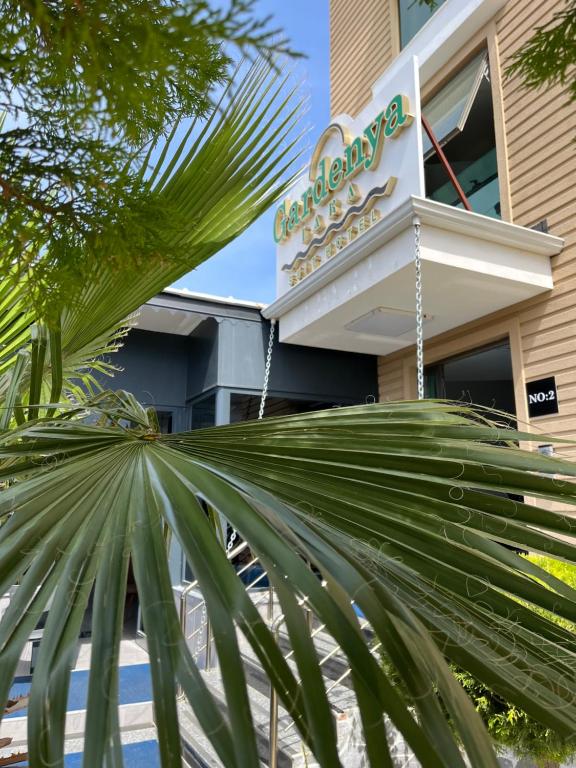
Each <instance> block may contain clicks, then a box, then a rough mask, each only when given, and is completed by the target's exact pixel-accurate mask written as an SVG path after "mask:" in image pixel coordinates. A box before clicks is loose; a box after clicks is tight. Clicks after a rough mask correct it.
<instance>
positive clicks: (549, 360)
mask: <svg viewBox="0 0 576 768" xmlns="http://www.w3.org/2000/svg"><path fill="white" fill-rule="evenodd" d="M561 7H563V2H562V0H510V2H509V3H508V5H507V6H506V7H505V9H504V10H503V11H502V12H501V13H500V15H499V16H498V17H497V18H496V20H495V23H492V24H490V25H489V26H488V27H487V28H486V30H485V37H486V44H487V46H488V48H489V49H490V61H491V67H492V77H493V79H494V78H497V77H500V80H499V81H498V83H501V87H500V85H498V84H497V87H495V89H494V92H495V97H496V102H497V103H496V104H495V107H496V110H495V111H496V113H497V116H498V120H499V123H500V124H499V126H497V127H499V129H500V130H501V131H502V132H503V133H502V136H501V140H502V144H503V145H504V150H505V151H502V152H500V153H499V161H500V162H501V163H502V161H504V162H506V160H507V167H505V168H502V169H501V176H502V178H504V179H506V180H507V184H508V183H509V189H505V190H503V192H504V193H505V195H506V193H509V194H507V195H506V197H507V198H508V202H507V205H506V206H505V210H504V213H505V215H506V217H507V218H511V219H512V220H513V221H514V222H515V223H517V224H522V225H525V226H531V225H533V224H535V223H537V222H539V221H541V220H542V219H547V221H548V226H549V228H550V232H552V233H553V234H555V235H559V236H560V237H563V238H565V240H566V247H565V249H564V251H563V252H562V253H561V254H560V255H559V256H557V257H555V259H554V260H553V273H554V285H555V287H554V290H553V291H551V292H549V293H546V294H543V295H542V296H541V297H538V298H536V299H534V300H531V301H530V302H526V303H523V304H520V305H516V306H515V307H512V308H511V309H509V310H506V311H504V312H500V313H498V314H497V315H492V316H489V317H486V318H483V319H482V320H481V321H477V322H475V323H472V324H470V325H469V326H464V327H461V328H457V329H455V330H454V331H451V332H450V333H448V334H444V335H443V336H441V337H437V338H436V339H433V340H430V341H428V342H427V343H426V359H427V361H428V362H433V361H436V360H440V359H442V358H444V357H448V356H450V355H453V354H459V353H461V352H464V351H466V350H467V349H472V348H474V347H475V346H479V345H481V344H485V343H489V342H490V341H496V340H498V339H499V338H503V337H504V336H509V337H510V338H511V342H512V351H513V358H514V361H513V362H514V372H515V379H516V400H517V410H518V415H519V417H520V419H522V420H525V419H527V410H526V402H525V395H524V383H525V381H526V380H531V379H536V378H540V377H544V376H548V375H555V376H556V381H557V385H558V394H559V401H560V414H559V415H558V416H551V417H546V418H541V419H537V420H534V421H533V423H532V428H533V429H534V430H537V431H542V432H547V431H549V432H553V433H555V434H557V435H562V436H574V435H576V191H575V190H576V182H575V179H576V145H575V143H574V139H576V108H575V106H574V105H573V104H570V103H569V102H568V97H567V95H566V93H565V92H563V91H562V89H561V88H558V87H557V88H547V89H545V90H543V91H542V92H539V93H534V92H530V91H526V90H524V89H522V88H520V87H519V83H518V81H517V80H511V81H503V80H502V77H501V74H502V73H501V72H498V61H500V63H501V66H502V67H505V66H506V63H507V62H508V61H509V60H510V57H511V56H512V54H513V53H514V51H516V50H517V49H518V48H519V47H520V46H521V45H522V43H523V42H524V41H525V40H527V39H528V37H530V35H531V34H532V32H533V30H534V27H535V26H537V25H539V24H542V23H545V22H546V21H547V20H548V19H549V18H551V16H552V14H553V12H554V10H556V9H560V8H561ZM330 9H331V92H332V113H333V114H338V113H340V112H348V113H350V114H355V113H357V112H358V111H359V110H360V109H361V108H362V107H363V106H364V105H365V104H366V103H367V102H368V101H369V100H370V86H371V85H372V83H373V82H374V81H375V79H376V78H377V77H378V76H379V75H380V74H381V73H382V72H383V71H384V69H385V68H386V66H387V65H388V64H389V63H390V62H391V61H392V59H393V57H394V55H395V47H396V45H397V37H396V26H395V25H396V23H397V21H396V20H395V19H394V18H393V16H394V12H393V2H392V0H391V2H387V0H356V2H355V3H354V14H355V18H356V19H362V23H361V24H358V23H353V21H354V20H353V19H352V17H351V3H350V2H349V0H331V2H330ZM467 48H470V45H468V46H467V47H466V46H465V48H464V49H463V52H462V56H465V54H466V50H467ZM458 58H459V57H458V56H457V57H455V59H454V64H456V63H457V61H458ZM500 99H501V101H500ZM503 196H504V195H503ZM425 294H426V286H424V300H425ZM414 378H415V356H414V351H413V350H409V351H407V352H405V353H397V354H395V355H390V356H387V357H384V358H381V359H380V361H379V380H380V396H381V398H382V399H386V400H394V399H401V398H406V397H412V396H414V390H415V384H414ZM566 452H567V453H570V451H569V450H567V451H566Z"/></svg>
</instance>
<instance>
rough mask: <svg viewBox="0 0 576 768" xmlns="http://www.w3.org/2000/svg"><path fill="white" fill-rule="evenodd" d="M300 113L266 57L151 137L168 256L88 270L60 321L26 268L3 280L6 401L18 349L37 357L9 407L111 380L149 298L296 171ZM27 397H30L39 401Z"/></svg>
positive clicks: (71, 397) (1, 348)
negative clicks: (137, 265)
mask: <svg viewBox="0 0 576 768" xmlns="http://www.w3.org/2000/svg"><path fill="white" fill-rule="evenodd" d="M301 113H302V101H301V99H300V97H299V95H298V93H297V91H296V90H295V89H293V88H290V86H289V78H287V77H285V76H282V75H281V74H280V72H279V71H278V70H276V69H274V68H273V66H272V65H271V64H270V63H266V62H260V63H257V64H255V65H253V66H252V67H251V68H250V69H248V70H247V71H246V72H245V73H244V76H243V78H242V79H241V80H240V81H239V82H238V83H237V82H234V83H231V84H230V85H229V87H228V89H226V90H225V91H224V93H223V94H222V98H221V100H220V102H219V104H218V105H217V107H216V108H215V109H214V111H213V113H212V114H211V116H210V117H209V118H208V119H207V120H205V121H192V122H191V123H190V124H189V125H179V124H176V125H175V126H174V129H173V131H172V133H171V134H170V136H169V137H168V138H167V139H165V140H164V139H161V140H159V141H158V144H157V145H156V146H153V147H151V149H150V152H149V153H148V156H147V157H146V159H145V161H144V162H143V166H142V169H141V170H142V175H143V177H144V178H147V179H148V182H147V183H148V186H149V189H150V192H151V193H152V194H153V195H154V196H155V197H157V198H158V200H159V201H160V202H161V203H162V204H164V205H165V207H166V209H167V210H169V211H171V212H173V214H174V222H173V225H170V229H169V231H168V232H166V233H164V234H163V238H162V239H163V242H165V243H166V245H167V247H168V248H169V249H170V250H171V254H170V258H167V257H166V256H165V255H163V254H161V253H159V254H158V255H157V257H155V259H154V261H153V262H151V263H149V264H147V265H146V266H145V267H143V268H142V269H141V270H140V271H139V272H138V273H134V272H131V273H130V276H129V279H121V277H119V274H118V271H117V270H116V271H114V270H112V268H109V269H108V270H104V269H102V270H100V271H99V272H98V273H97V274H93V275H87V276H86V285H85V287H84V289H83V290H82V292H81V294H80V295H79V296H78V297H76V301H74V302H73V303H72V305H71V306H69V307H65V308H64V309H63V312H62V317H61V321H60V326H59V327H58V328H54V322H52V323H51V326H50V328H48V327H46V326H45V325H44V324H43V323H42V321H41V318H35V317H34V316H33V315H32V313H31V311H30V309H29V305H30V302H29V300H28V296H27V285H26V281H25V280H22V281H21V282H20V283H18V284H14V282H13V280H11V279H10V280H8V279H6V280H4V282H3V283H2V285H1V287H0V406H2V405H3V403H2V399H3V397H5V396H6V395H5V393H6V392H7V391H8V389H9V387H10V386H11V383H14V382H15V379H14V378H13V372H12V369H13V366H14V363H15V361H16V358H17V356H18V355H19V353H20V350H27V351H28V352H29V353H30V365H29V366H27V368H26V370H24V371H20V370H19V374H18V375H19V377H20V378H19V379H18V384H19V392H18V397H16V396H15V395H14V396H13V398H12V401H11V402H10V403H8V404H7V406H6V407H7V409H8V412H9V413H10V415H12V412H13V409H14V408H15V407H17V409H18V410H17V411H14V415H18V416H19V418H20V419H22V418H31V419H33V418H36V416H37V415H38V412H37V409H36V408H35V407H34V406H35V405H37V404H39V403H45V404H50V405H51V406H58V405H66V403H69V402H72V404H75V403H80V402H82V401H83V400H84V399H85V398H86V397H87V396H88V397H91V396H93V395H95V394H96V393H97V392H99V391H101V384H100V383H99V379H100V380H101V379H102V378H103V377H104V376H108V375H113V374H114V372H115V370H117V369H116V366H115V365H114V363H113V360H111V359H110V355H112V354H113V353H114V352H115V351H116V350H117V349H118V347H119V346H120V345H121V343H122V338H123V337H124V336H125V334H126V332H127V329H128V328H129V327H130V325H131V319H130V318H131V317H132V316H133V315H134V313H135V312H136V311H137V310H138V309H139V307H141V306H142V305H143V304H144V303H145V302H146V301H147V300H148V299H150V298H151V297H152V296H154V295H155V294H156V293H158V292H159V291H160V290H162V289H163V288H165V287H166V286H167V285H169V284H170V283H172V282H174V281H175V280H177V279H178V278H179V277H181V276H182V275H184V274H186V273H187V272H189V271H190V270H192V269H194V268H195V267H197V266H198V265H199V264H201V263H203V262H204V261H206V259H208V258H210V257H211V256H213V255H214V254H215V253H216V252H217V251H219V250H220V249H221V248H223V247H224V246H225V245H226V244H227V243H229V242H230V241H231V240H233V239H234V238H235V237H237V236H238V235H239V234H240V233H241V232H243V231H244V229H246V227H248V226H249V225H250V224H251V223H252V222H253V221H254V220H255V219H256V218H258V216H260V215H261V214H262V213H263V212H264V211H265V210H266V209H267V208H268V207H269V206H270V204H271V203H272V202H273V201H274V200H275V199H276V198H277V197H279V196H281V195H282V194H283V192H284V191H285V190H286V189H287V187H288V186H289V185H290V184H291V183H292V178H293V177H292V169H293V167H294V163H295V161H296V160H297V158H298V156H299V150H298V147H299V142H300V138H301V137H300V135H299V133H298V130H297V124H298V121H299V118H300V117H301ZM154 225H155V226H166V224H165V222H155V223H154ZM156 234H158V233H156ZM33 324H35V330H34V331H33V330H32V325H33ZM33 333H34V334H35V338H32V334H33ZM37 353H39V354H40V355H41V358H42V363H43V364H42V366H39V365H38V363H39V358H37V357H36V355H37ZM34 361H35V364H34V365H32V363H34ZM60 400H61V401H62V402H60ZM20 401H21V403H22V404H23V405H26V404H28V403H31V404H32V410H31V412H30V413H28V411H27V410H23V409H22V408H21V407H20V406H19V405H18V403H20ZM54 410H55V409H54V408H51V409H49V412H48V413H49V415H53V413H54ZM42 415H45V412H42ZM4 423H5V424H8V423H9V419H8V420H5V422H4Z"/></svg>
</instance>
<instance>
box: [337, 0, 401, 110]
mask: <svg viewBox="0 0 576 768" xmlns="http://www.w3.org/2000/svg"><path fill="white" fill-rule="evenodd" d="M392 15H393V7H392V4H391V3H389V2H388V0H354V2H351V1H350V0H330V84H331V88H330V110H331V113H332V115H339V114H342V113H343V112H346V113H347V114H349V115H356V114H358V112H359V111H360V110H361V109H362V107H364V106H365V105H366V104H368V102H369V101H370V99H371V95H372V92H371V86H372V83H373V82H374V81H375V80H376V78H377V77H378V75H379V74H380V73H382V72H383V71H384V70H385V69H386V67H387V66H388V64H389V63H390V61H391V60H392V57H393V56H394V51H395V46H396V45H397V43H396V38H395V35H393V25H392V20H391V16H392ZM394 29H395V27H394Z"/></svg>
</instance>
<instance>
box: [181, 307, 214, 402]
mask: <svg viewBox="0 0 576 768" xmlns="http://www.w3.org/2000/svg"><path fill="white" fill-rule="evenodd" d="M218 331H219V323H218V322H217V321H216V320H215V319H214V318H213V317H209V318H207V319H206V320H204V321H203V322H202V323H201V324H200V325H199V326H198V327H197V328H196V329H195V331H194V332H193V333H192V335H191V336H189V337H188V366H187V367H188V380H187V383H186V396H187V398H188V399H190V398H193V397H196V396H197V395H199V394H200V393H201V392H206V390H208V389H211V388H212V387H215V386H216V385H217V384H218V349H219V343H218Z"/></svg>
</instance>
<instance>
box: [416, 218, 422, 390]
mask: <svg viewBox="0 0 576 768" xmlns="http://www.w3.org/2000/svg"><path fill="white" fill-rule="evenodd" d="M420 229H421V224H420V219H419V218H418V217H417V216H415V217H414V264H415V267H416V371H417V380H418V400H424V327H423V326H424V313H423V311H422V258H421V253H420Z"/></svg>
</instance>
